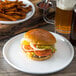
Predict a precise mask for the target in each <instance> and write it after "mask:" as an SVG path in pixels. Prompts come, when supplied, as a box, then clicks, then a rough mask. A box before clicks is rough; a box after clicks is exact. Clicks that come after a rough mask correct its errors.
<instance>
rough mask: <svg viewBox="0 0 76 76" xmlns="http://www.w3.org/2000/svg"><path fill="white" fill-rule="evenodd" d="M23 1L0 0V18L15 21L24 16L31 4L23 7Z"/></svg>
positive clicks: (29, 9)
mask: <svg viewBox="0 0 76 76" xmlns="http://www.w3.org/2000/svg"><path fill="white" fill-rule="evenodd" d="M24 6H26V4H23V1H18V0H16V1H8V0H5V1H2V0H0V20H2V21H16V20H20V19H24V18H26V14H27V13H28V12H29V11H31V10H32V8H31V6H28V7H24Z"/></svg>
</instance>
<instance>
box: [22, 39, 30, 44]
mask: <svg viewBox="0 0 76 76" xmlns="http://www.w3.org/2000/svg"><path fill="white" fill-rule="evenodd" d="M21 45H30V43H29V42H28V41H27V40H26V39H25V38H22V39H21Z"/></svg>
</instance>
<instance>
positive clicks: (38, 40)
mask: <svg viewBox="0 0 76 76" xmlns="http://www.w3.org/2000/svg"><path fill="white" fill-rule="evenodd" d="M24 38H26V39H27V41H28V42H31V43H33V44H37V45H38V44H39V45H53V44H54V43H56V38H55V37H54V36H53V35H52V34H51V33H49V32H48V31H46V30H44V29H32V30H30V31H28V32H26V33H25V34H24Z"/></svg>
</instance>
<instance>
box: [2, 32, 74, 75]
mask: <svg viewBox="0 0 76 76" xmlns="http://www.w3.org/2000/svg"><path fill="white" fill-rule="evenodd" d="M25 33H26V32H25ZM50 33H52V34H54V35H58V36H61V35H59V34H57V33H53V32H50ZM21 34H24V33H21ZM21 34H18V35H16V36H14V37H11V38H10V39H9V40H8V41H7V42H6V43H5V44H4V46H3V49H2V54H3V57H4V59H5V61H6V62H7V63H8V64H9V65H10V66H11V67H13V68H14V69H16V70H19V71H21V72H24V73H28V74H52V73H56V72H58V71H61V70H63V69H64V68H66V67H67V66H69V64H70V63H71V62H72V60H73V58H74V48H73V46H72V44H71V43H70V42H69V40H67V39H66V38H65V37H63V36H61V37H62V38H63V39H64V40H65V41H66V42H67V43H69V45H70V46H71V50H72V53H71V57H70V59H69V61H68V63H66V65H65V66H63V67H61V68H60V69H58V70H56V71H54V72H45V73H39V72H27V71H23V70H20V68H19V67H16V66H15V65H14V64H13V63H11V62H10V60H9V59H8V58H7V57H6V56H5V52H4V51H5V50H4V49H5V48H6V46H7V44H8V43H9V42H10V41H11V40H13V39H15V38H17V37H18V36H19V35H21Z"/></svg>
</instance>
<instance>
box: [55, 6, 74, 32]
mask: <svg viewBox="0 0 76 76" xmlns="http://www.w3.org/2000/svg"><path fill="white" fill-rule="evenodd" d="M72 12H73V10H72V9H71V10H68V9H60V8H58V7H56V14H55V25H56V31H57V32H58V33H63V34H69V33H70V31H71V23H72Z"/></svg>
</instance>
